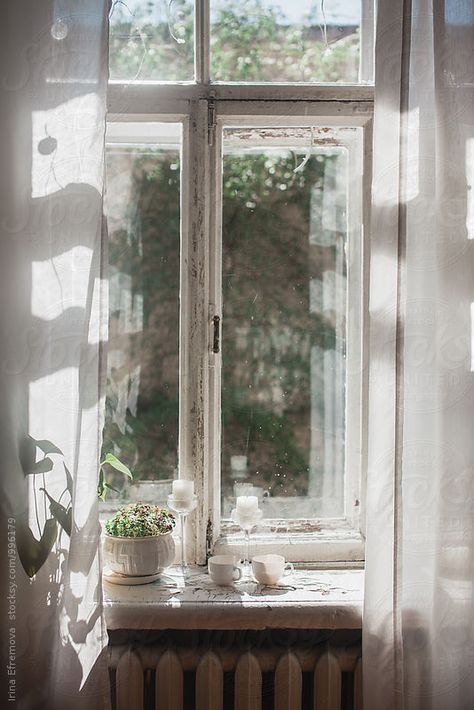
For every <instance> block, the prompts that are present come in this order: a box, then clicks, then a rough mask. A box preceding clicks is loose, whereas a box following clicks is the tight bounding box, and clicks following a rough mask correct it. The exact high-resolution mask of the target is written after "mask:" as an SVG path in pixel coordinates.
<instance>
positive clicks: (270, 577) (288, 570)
mask: <svg viewBox="0 0 474 710" xmlns="http://www.w3.org/2000/svg"><path fill="white" fill-rule="evenodd" d="M252 570H253V574H254V577H255V579H256V580H257V582H260V584H276V583H277V582H278V580H279V579H281V578H282V577H287V576H288V575H290V574H292V572H293V565H292V564H291V562H285V558H284V557H283V556H282V555H256V556H255V557H254V558H253V559H252Z"/></svg>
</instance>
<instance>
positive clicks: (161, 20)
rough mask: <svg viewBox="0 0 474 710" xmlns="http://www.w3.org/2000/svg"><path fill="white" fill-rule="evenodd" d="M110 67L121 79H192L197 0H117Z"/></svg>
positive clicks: (113, 19)
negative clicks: (195, 2)
mask: <svg viewBox="0 0 474 710" xmlns="http://www.w3.org/2000/svg"><path fill="white" fill-rule="evenodd" d="M109 67H110V78H111V79H115V80H119V81H127V82H129V81H192V80H193V79H194V2H193V1H191V0H153V2H151V1H150V2H145V1H144V0H125V1H124V2H121V0H113V2H112V10H111V14H110V46H109Z"/></svg>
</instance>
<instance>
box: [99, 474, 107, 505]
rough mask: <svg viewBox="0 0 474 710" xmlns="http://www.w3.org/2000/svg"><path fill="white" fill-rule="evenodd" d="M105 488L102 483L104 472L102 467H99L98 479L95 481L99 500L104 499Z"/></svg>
mask: <svg viewBox="0 0 474 710" xmlns="http://www.w3.org/2000/svg"><path fill="white" fill-rule="evenodd" d="M106 492H107V491H106V488H105V485H104V472H103V470H102V468H100V469H99V480H98V482H97V497H98V498H100V499H101V500H105V494H106Z"/></svg>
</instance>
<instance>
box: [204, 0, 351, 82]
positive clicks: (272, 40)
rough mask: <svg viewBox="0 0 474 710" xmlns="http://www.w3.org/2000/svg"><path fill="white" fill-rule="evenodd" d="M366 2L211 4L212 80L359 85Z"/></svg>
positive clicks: (226, 0)
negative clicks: (362, 26)
mask: <svg viewBox="0 0 474 710" xmlns="http://www.w3.org/2000/svg"><path fill="white" fill-rule="evenodd" d="M360 55H361V0H324V2H322V1H321V0H244V1H243V2H238V3H237V2H235V0H211V78H212V79H213V80H217V81H239V82H242V81H249V82H329V83H334V82H347V83H352V82H358V81H359V68H360Z"/></svg>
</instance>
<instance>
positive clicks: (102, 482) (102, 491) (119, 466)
mask: <svg viewBox="0 0 474 710" xmlns="http://www.w3.org/2000/svg"><path fill="white" fill-rule="evenodd" d="M107 465H108V466H111V467H112V468H114V469H115V470H116V471H119V472H120V473H123V474H124V475H125V476H128V478H131V479H132V478H133V474H132V472H131V471H130V469H129V468H128V466H126V465H125V464H124V463H122V462H121V461H120V460H119V459H118V458H117V457H116V456H114V455H113V454H111V453H107V454H106V455H105V458H104V460H103V461H101V462H100V464H99V480H98V484H97V496H98V497H99V498H100V499H101V500H105V497H106V495H107V491H108V490H109V491H116V492H118V491H117V489H116V488H114V487H113V486H112V484H111V483H109V482H108V481H107V480H106V479H105V472H104V466H107Z"/></svg>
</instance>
